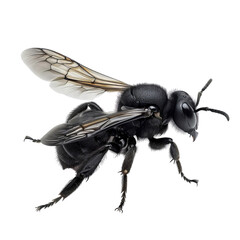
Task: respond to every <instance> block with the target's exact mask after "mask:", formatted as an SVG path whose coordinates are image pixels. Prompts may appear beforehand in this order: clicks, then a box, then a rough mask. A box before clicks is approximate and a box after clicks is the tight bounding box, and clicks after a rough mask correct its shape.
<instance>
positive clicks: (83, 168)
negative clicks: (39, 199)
mask: <svg viewBox="0 0 240 240" xmlns="http://www.w3.org/2000/svg"><path fill="white" fill-rule="evenodd" d="M112 148H116V146H115V145H114V143H109V144H106V145H105V146H103V147H101V148H99V149H97V150H96V151H94V152H93V153H92V154H91V155H90V156H89V157H87V158H86V160H85V161H84V162H83V163H81V164H80V166H78V167H76V168H75V170H76V172H77V174H76V176H75V177H74V178H73V179H72V180H71V181H70V182H69V183H68V184H67V185H66V186H65V187H64V188H63V189H62V191H61V192H60V193H59V196H58V197H57V198H55V199H53V200H52V201H51V202H49V203H47V204H43V205H40V206H38V207H36V210H37V211H40V210H41V209H42V208H48V207H50V206H52V205H54V204H55V203H57V202H58V201H59V200H61V199H65V198H66V197H68V196H69V195H70V194H72V193H73V192H74V191H75V190H76V189H77V188H78V187H79V186H80V184H81V183H82V181H83V179H85V178H86V179H88V178H89V177H90V176H91V175H92V174H93V173H94V171H95V170H96V168H97V167H98V165H99V163H100V162H101V160H102V158H103V157H104V155H105V154H106V152H107V151H108V150H109V149H112Z"/></svg>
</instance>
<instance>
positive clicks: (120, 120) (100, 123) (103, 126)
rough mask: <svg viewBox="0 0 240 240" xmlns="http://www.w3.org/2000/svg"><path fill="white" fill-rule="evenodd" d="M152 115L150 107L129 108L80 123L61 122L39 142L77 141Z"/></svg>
mask: <svg viewBox="0 0 240 240" xmlns="http://www.w3.org/2000/svg"><path fill="white" fill-rule="evenodd" d="M151 115H152V111H151V109H143V108H141V109H135V108H134V109H130V110H124V111H120V112H116V113H112V114H105V115H103V116H101V117H98V118H96V119H94V120H91V121H86V122H83V123H81V124H74V125H72V124H69V123H65V124H61V125H58V126H56V127H54V128H53V129H52V130H50V131H49V132H48V133H47V134H45V135H44V136H43V137H42V138H41V142H42V143H43V144H45V145H48V146H56V145H61V144H67V143H73V142H77V141H79V140H81V139H83V138H86V137H90V136H92V135H94V134H97V133H99V132H102V131H106V130H108V129H109V128H113V127H116V126H119V125H121V124H124V123H127V122H131V121H134V120H137V119H141V118H147V117H150V116H151Z"/></svg>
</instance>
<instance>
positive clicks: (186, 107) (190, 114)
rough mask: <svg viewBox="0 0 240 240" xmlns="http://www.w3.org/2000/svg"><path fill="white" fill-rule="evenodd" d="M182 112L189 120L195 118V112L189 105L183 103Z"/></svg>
mask: <svg viewBox="0 0 240 240" xmlns="http://www.w3.org/2000/svg"><path fill="white" fill-rule="evenodd" d="M182 110H183V113H184V114H185V115H186V116H187V117H189V118H191V117H193V110H192V108H191V107H190V106H189V105H188V104H187V103H183V105H182Z"/></svg>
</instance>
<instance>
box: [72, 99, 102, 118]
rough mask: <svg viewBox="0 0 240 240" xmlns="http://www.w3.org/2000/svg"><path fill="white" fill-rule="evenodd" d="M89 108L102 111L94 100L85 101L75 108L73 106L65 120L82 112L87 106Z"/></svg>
mask: <svg viewBox="0 0 240 240" xmlns="http://www.w3.org/2000/svg"><path fill="white" fill-rule="evenodd" d="M88 107H89V108H90V109H91V110H93V111H94V110H95V111H96V110H97V111H101V112H102V111H103V110H102V108H100V107H99V106H98V105H97V104H96V103H95V102H87V103H83V104H81V105H79V106H78V107H77V108H75V109H74V110H73V111H72V112H71V113H70V114H69V116H68V118H67V121H69V120H70V119H72V118H73V117H75V116H76V115H77V114H79V113H81V112H84V111H86V110H87V108H88Z"/></svg>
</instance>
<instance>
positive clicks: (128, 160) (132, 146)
mask: <svg viewBox="0 0 240 240" xmlns="http://www.w3.org/2000/svg"><path fill="white" fill-rule="evenodd" d="M136 150H137V147H136V140H135V138H133V137H132V138H130V139H129V140H128V148H127V152H126V155H125V158H124V161H123V164H122V170H121V174H122V190H121V193H122V196H121V197H122V198H121V202H120V204H119V206H118V207H117V208H116V209H115V210H117V211H119V212H123V210H122V208H123V205H124V203H125V201H126V194H127V174H128V173H129V172H130V169H131V167H132V163H133V159H134V156H135V154H136Z"/></svg>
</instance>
